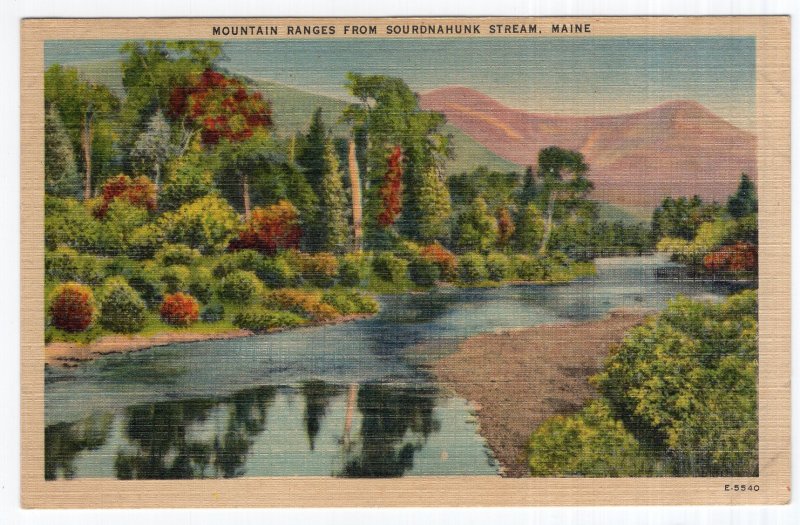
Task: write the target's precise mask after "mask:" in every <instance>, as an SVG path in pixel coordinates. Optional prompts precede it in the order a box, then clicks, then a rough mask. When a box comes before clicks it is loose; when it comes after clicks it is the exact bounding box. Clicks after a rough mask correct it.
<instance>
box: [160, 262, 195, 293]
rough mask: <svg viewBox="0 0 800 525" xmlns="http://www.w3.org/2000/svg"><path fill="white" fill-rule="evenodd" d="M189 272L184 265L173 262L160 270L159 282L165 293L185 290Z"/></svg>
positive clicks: (187, 285) (187, 286) (187, 284)
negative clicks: (162, 284) (173, 263)
mask: <svg viewBox="0 0 800 525" xmlns="http://www.w3.org/2000/svg"><path fill="white" fill-rule="evenodd" d="M190 275H191V272H190V271H189V268H187V267H186V266H181V265H179V264H175V265H172V266H167V267H166V268H164V270H163V271H162V272H161V282H162V283H164V289H165V291H166V292H167V293H177V292H185V291H187V290H188V289H189V276H190Z"/></svg>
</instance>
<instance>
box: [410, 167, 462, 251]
mask: <svg viewBox="0 0 800 525" xmlns="http://www.w3.org/2000/svg"><path fill="white" fill-rule="evenodd" d="M403 198H404V204H403V215H402V217H401V218H400V231H401V233H403V234H404V235H405V236H406V237H408V238H410V239H413V240H416V241H420V242H433V241H435V240H437V239H440V240H441V239H446V238H447V237H448V234H449V233H450V231H449V229H450V215H451V213H452V209H451V206H450V193H449V192H448V189H447V186H446V185H445V183H444V181H443V180H442V177H440V176H439V173H438V172H437V170H436V169H435V168H433V167H431V168H429V169H427V170H420V169H409V170H408V173H407V176H406V183H405V192H404V197H403Z"/></svg>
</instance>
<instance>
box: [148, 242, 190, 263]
mask: <svg viewBox="0 0 800 525" xmlns="http://www.w3.org/2000/svg"><path fill="white" fill-rule="evenodd" d="M198 257H200V252H198V251H197V250H195V249H193V248H190V247H189V246H186V245H185V244H165V245H164V246H163V247H162V248H161V249H160V250H159V251H158V252H157V253H156V254H155V259H156V260H157V261H158V262H159V263H161V264H163V265H164V266H172V265H175V264H182V265H184V266H191V264H192V263H194V261H195V260H197V258H198Z"/></svg>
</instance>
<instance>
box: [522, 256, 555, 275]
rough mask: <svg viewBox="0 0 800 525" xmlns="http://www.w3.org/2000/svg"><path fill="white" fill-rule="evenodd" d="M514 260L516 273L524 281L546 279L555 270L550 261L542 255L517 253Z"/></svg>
mask: <svg viewBox="0 0 800 525" xmlns="http://www.w3.org/2000/svg"><path fill="white" fill-rule="evenodd" d="M512 261H513V267H514V273H515V274H516V275H517V277H518V278H519V279H521V280H523V281H545V280H547V279H549V278H550V275H551V273H552V270H553V268H552V265H551V264H550V261H548V260H547V259H545V258H542V257H536V256H530V255H515V256H514V257H513V259H512Z"/></svg>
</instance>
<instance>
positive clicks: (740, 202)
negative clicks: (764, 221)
mask: <svg viewBox="0 0 800 525" xmlns="http://www.w3.org/2000/svg"><path fill="white" fill-rule="evenodd" d="M757 211H758V197H757V195H756V186H755V184H753V181H752V180H751V179H750V177H748V176H747V174H746V173H742V178H741V180H740V181H739V188H738V189H737V190H736V193H734V194H733V195H731V198H730V199H728V213H730V214H731V217H733V218H734V219H741V218H742V217H747V216H748V215H752V214H754V213H756V212H757Z"/></svg>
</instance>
